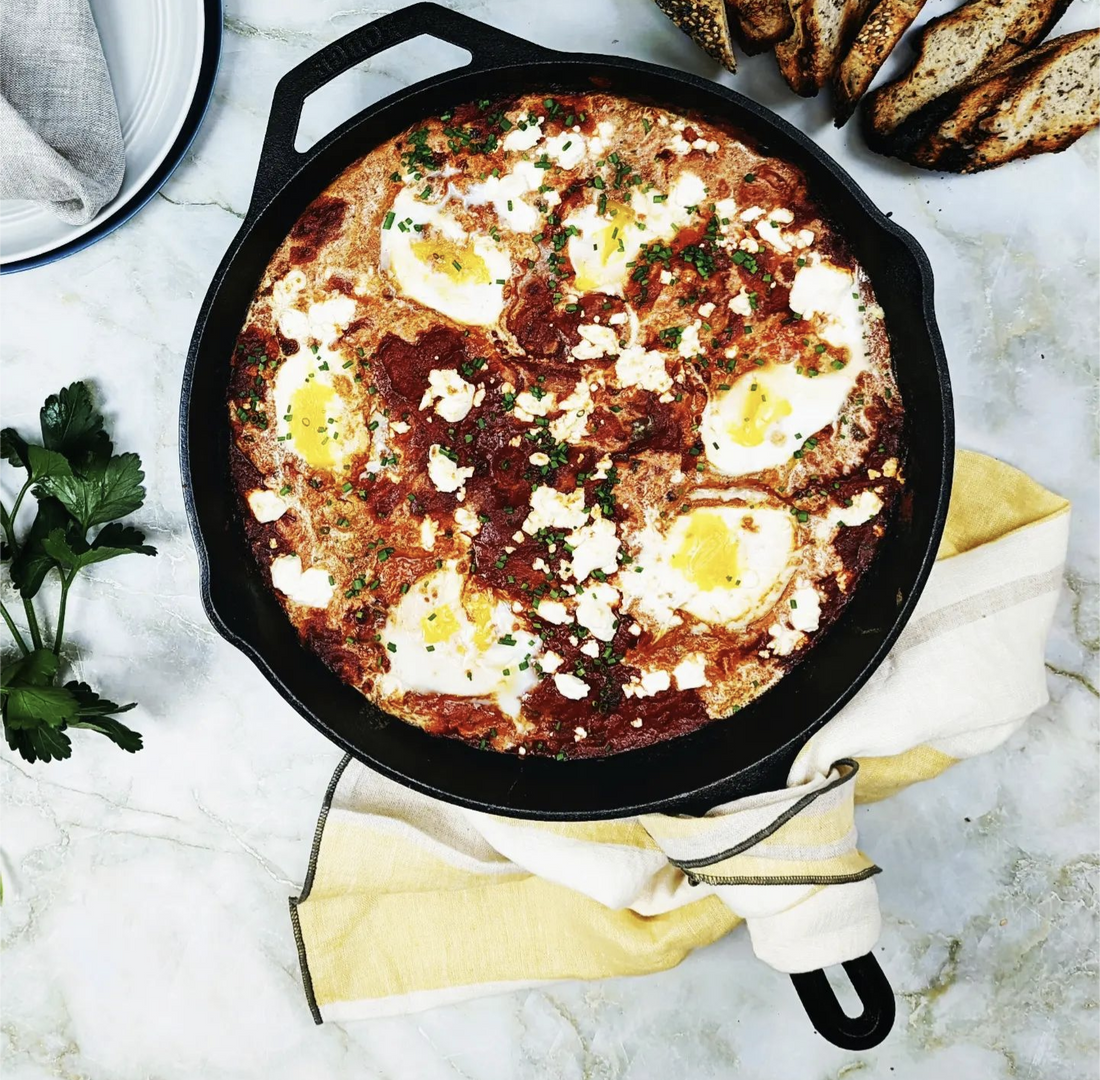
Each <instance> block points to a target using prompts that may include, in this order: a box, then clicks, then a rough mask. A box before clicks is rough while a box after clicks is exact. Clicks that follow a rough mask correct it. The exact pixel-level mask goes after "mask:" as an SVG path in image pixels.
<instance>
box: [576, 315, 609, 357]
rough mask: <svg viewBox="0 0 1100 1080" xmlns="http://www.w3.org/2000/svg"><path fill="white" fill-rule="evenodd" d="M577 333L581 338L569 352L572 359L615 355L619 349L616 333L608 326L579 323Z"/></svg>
mask: <svg viewBox="0 0 1100 1080" xmlns="http://www.w3.org/2000/svg"><path fill="white" fill-rule="evenodd" d="M577 333H578V334H580V336H581V340H580V341H579V342H578V343H577V344H576V345H574V346H573V349H572V352H571V353H570V355H571V356H572V357H573V359H574V360H599V359H600V357H603V356H615V355H616V354H617V353H618V351H619V338H618V335H616V333H615V331H614V330H612V329H611V328H610V327H609V326H598V325H596V324H594V323H581V324H580V326H578V327H577Z"/></svg>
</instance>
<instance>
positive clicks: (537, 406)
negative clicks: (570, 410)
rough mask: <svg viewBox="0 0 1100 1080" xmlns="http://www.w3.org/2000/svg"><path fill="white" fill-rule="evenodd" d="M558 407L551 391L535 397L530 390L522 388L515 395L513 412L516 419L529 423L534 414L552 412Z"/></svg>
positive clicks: (554, 395) (543, 414) (539, 414)
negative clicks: (522, 389)
mask: <svg viewBox="0 0 1100 1080" xmlns="http://www.w3.org/2000/svg"><path fill="white" fill-rule="evenodd" d="M557 407H558V398H557V395H556V394H555V393H554V392H553V391H549V392H546V393H543V395H542V397H536V395H534V394H532V393H531V391H530V390H524V391H522V392H521V393H520V394H517V395H516V403H515V405H514V407H513V410H512V411H513V413H514V415H515V417H516V419H517V420H521V421H523V423H525V424H529V423H530V422H531V421H532V420H534V419H535V417H536V416H546V415H547V414H548V413H552V412H554V411H555V410H556V409H557Z"/></svg>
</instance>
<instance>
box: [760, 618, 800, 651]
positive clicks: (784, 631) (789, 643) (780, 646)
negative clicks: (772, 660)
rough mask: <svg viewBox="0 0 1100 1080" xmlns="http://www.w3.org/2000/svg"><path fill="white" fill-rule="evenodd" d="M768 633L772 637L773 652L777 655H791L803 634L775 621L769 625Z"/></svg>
mask: <svg viewBox="0 0 1100 1080" xmlns="http://www.w3.org/2000/svg"><path fill="white" fill-rule="evenodd" d="M768 633H769V634H770V635H771V637H772V652H773V653H775V655H776V656H789V655H790V654H791V653H792V652H794V650H795V649H796V648H797V647H798V644H799V642H800V641H801V640H802V635H801V634H800V633H799V632H798V631H797V630H792V629H791V628H790V627H789V626H784V625H783V624H782V623H773V624H772V625H771V626H769V627H768Z"/></svg>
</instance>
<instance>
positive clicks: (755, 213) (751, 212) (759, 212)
mask: <svg viewBox="0 0 1100 1080" xmlns="http://www.w3.org/2000/svg"><path fill="white" fill-rule="evenodd" d="M763 216H764V207H762V206H750V207H749V208H748V209H747V210H742V211H741V220H742V221H745V222H749V221H755V220H756V219H757V218H758V217H763Z"/></svg>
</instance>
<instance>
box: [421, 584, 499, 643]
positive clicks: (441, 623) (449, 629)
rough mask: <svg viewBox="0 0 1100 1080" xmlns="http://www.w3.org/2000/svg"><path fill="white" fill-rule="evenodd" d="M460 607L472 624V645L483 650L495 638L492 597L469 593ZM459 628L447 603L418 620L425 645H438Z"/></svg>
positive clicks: (456, 619)
mask: <svg viewBox="0 0 1100 1080" xmlns="http://www.w3.org/2000/svg"><path fill="white" fill-rule="evenodd" d="M462 607H463V609H464V610H465V613H466V615H467V616H468V617H469V619H470V622H472V623H473V624H474V646H475V647H476V648H477V650H478V652H485V650H486V649H488V648H489V646H490V645H492V644H493V642H494V640H495V629H494V627H493V599H492V597H491V596H489V595H488V594H486V593H481V592H476V593H470V594H467V595H466V596H464V597H463V598H462ZM459 629H460V625H459V621H458V617H457V616H456V615H455V613H454V611H452V610H451V606H450V605H449V604H443V605H441V606H440V607H437V608H435V609H434V610H433V611H430V612H429V613H428V614H427V615H425V616H424V617H423V618H422V619H421V620H420V632H421V634H422V635H423V637H424V644H425V645H438V644H439V642H441V641H446V640H447V639H448V638H450V637H451V636H452V635H453V634H455V633H456V632H457V631H458V630H459Z"/></svg>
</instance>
